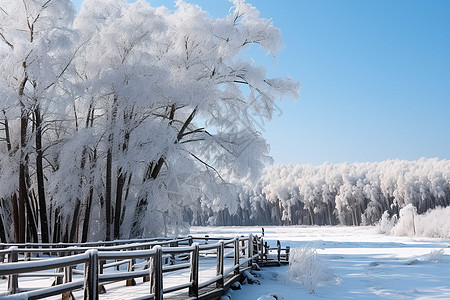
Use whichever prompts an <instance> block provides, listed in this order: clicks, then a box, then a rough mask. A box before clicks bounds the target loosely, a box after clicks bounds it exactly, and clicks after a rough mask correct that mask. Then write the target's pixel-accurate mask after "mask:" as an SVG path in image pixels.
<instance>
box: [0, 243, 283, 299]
mask: <svg viewBox="0 0 450 300" xmlns="http://www.w3.org/2000/svg"><path fill="white" fill-rule="evenodd" d="M0 247H1V248H3V250H0V259H1V262H2V263H0V277H2V276H7V277H8V290H7V291H6V292H5V293H3V294H0V297H2V299H8V298H13V297H16V296H21V299H40V298H44V297H48V296H54V295H61V294H62V295H63V299H64V298H65V297H66V298H67V297H68V296H69V295H70V294H71V293H72V292H74V291H75V290H80V289H81V288H83V292H84V299H98V298H99V294H100V293H102V292H104V291H105V290H104V284H107V283H113V282H119V281H125V282H126V284H127V285H134V284H135V279H136V278H143V280H144V281H150V285H149V286H150V288H149V291H148V294H147V295H145V296H143V297H139V298H135V299H163V295H165V294H168V293H172V292H177V291H180V292H181V291H186V292H187V295H188V296H189V297H192V298H194V299H213V298H216V297H218V296H220V294H222V293H223V292H224V291H225V290H226V289H228V288H229V287H230V286H231V284H232V283H233V282H235V281H236V280H238V279H239V277H240V275H241V273H242V271H244V270H246V269H248V268H251V267H252V264H253V263H254V262H263V261H264V260H265V261H267V260H268V259H269V255H268V253H269V251H270V250H273V249H272V248H269V247H268V246H267V243H264V241H263V238H262V237H258V236H253V235H248V236H245V237H244V236H241V237H234V238H232V239H224V238H221V239H219V238H210V237H187V238H177V239H163V240H162V239H159V240H156V239H149V240H127V241H114V242H99V243H89V244H0ZM5 247H8V248H7V249H5ZM275 249H276V251H277V252H278V257H277V259H278V261H280V260H282V259H283V258H284V259H288V253H289V250H288V249H281V245H280V244H278V247H277V248H275ZM226 250H228V251H226ZM282 250H283V251H284V252H285V254H284V257H283V256H282V255H281V251H282ZM202 253H203V254H202ZM208 253H209V254H210V253H213V254H214V255H215V256H216V276H214V277H213V278H211V279H209V280H207V281H202V282H199V263H200V257H201V256H202V255H206V254H208ZM46 255H48V256H49V257H48V258H46V259H43V257H44V256H46ZM180 255H184V256H186V257H188V260H186V262H182V261H181V262H180V261H175V263H174V260H175V259H174V258H176V257H179V256H180ZM5 256H6V257H7V262H4V259H5ZM38 256H39V257H38ZM226 258H232V259H233V263H232V266H231V267H228V268H227V269H225V267H224V266H225V264H224V261H225V259H226ZM138 260H141V261H140V262H138V263H137V261H138ZM120 265H126V266H127V269H126V271H120V272H111V273H104V270H105V269H107V268H119V267H120ZM77 267H78V268H77ZM183 269H188V270H189V281H188V282H187V283H182V284H178V285H174V286H170V287H164V286H163V274H165V273H170V272H174V271H178V270H183ZM48 270H51V271H53V272H49V273H44V272H45V271H48ZM81 276H82V277H81ZM19 277H53V278H55V281H54V285H53V286H51V287H44V288H39V289H33V290H29V289H26V288H25V287H19ZM75 277H77V278H75ZM206 289H207V290H208V291H205V290H206Z"/></svg>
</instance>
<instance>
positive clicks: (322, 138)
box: [74, 0, 450, 164]
mask: <svg viewBox="0 0 450 300" xmlns="http://www.w3.org/2000/svg"><path fill="white" fill-rule="evenodd" d="M81 2H82V0H74V3H75V6H76V7H77V8H79V7H80V3H81ZM187 2H193V3H197V4H199V5H200V6H201V7H202V8H203V9H204V10H206V11H208V12H210V14H211V15H212V16H214V17H221V16H224V15H225V14H226V13H227V12H228V9H229V8H230V6H231V3H230V2H228V1H226V0H201V1H195V0H192V1H187ZM247 2H249V3H252V4H253V5H254V6H256V7H257V8H258V9H259V10H260V12H261V16H263V17H266V18H271V19H272V21H273V23H274V25H275V26H277V27H278V28H280V29H281V31H282V34H283V40H284V44H285V47H284V49H283V50H282V51H281V52H280V53H278V55H277V65H276V66H275V65H274V64H273V60H272V58H271V57H267V56H265V55H264V53H261V52H257V51H251V52H250V53H249V54H248V55H251V56H252V57H253V58H254V59H255V60H256V61H257V62H260V63H261V64H263V65H265V66H266V68H267V69H268V72H269V75H270V76H290V77H292V78H293V79H295V80H296V81H299V82H300V83H301V85H302V88H301V90H300V99H299V100H298V101H296V102H295V103H294V102H292V101H291V100H289V99H288V100H287V101H284V102H282V103H281V104H278V105H279V107H280V110H279V111H277V113H276V115H275V116H274V119H273V120H272V121H271V122H270V123H265V124H262V126H261V128H260V129H261V132H262V133H263V135H264V136H265V137H266V138H267V139H268V141H269V143H270V145H271V154H272V156H273V158H274V160H275V163H283V164H298V163H300V164H305V163H307V164H321V163H323V162H326V161H328V162H331V163H339V162H345V161H347V162H355V161H359V162H364V161H381V160H386V159H395V158H399V159H407V160H415V159H418V158H420V157H439V158H441V159H450V17H449V12H450V1H447V0H433V1H429V0H366V1H360V0H340V1H337V0H295V1H287V0H278V1H274V0H253V1H252V0H248V1H247ZM150 3H151V4H152V5H153V6H159V5H165V6H168V7H173V1H168V0H158V1H150Z"/></svg>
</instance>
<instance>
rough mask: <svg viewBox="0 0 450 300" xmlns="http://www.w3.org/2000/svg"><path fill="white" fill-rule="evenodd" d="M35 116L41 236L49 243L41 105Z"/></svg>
mask: <svg viewBox="0 0 450 300" xmlns="http://www.w3.org/2000/svg"><path fill="white" fill-rule="evenodd" d="M34 117H35V122H36V133H35V138H36V177H37V190H38V199H39V217H40V220H41V237H42V242H43V243H48V242H49V240H50V239H49V232H48V218H47V203H46V201H45V186H44V166H43V163H42V161H43V151H42V119H41V112H40V109H39V105H36V108H35V110H34Z"/></svg>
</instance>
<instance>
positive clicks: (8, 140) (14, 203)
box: [3, 110, 19, 243]
mask: <svg viewBox="0 0 450 300" xmlns="http://www.w3.org/2000/svg"><path fill="white" fill-rule="evenodd" d="M3 115H4V117H5V122H4V124H3V125H4V127H5V140H6V148H7V149H8V153H9V155H11V154H12V153H11V151H12V146H11V136H10V133H9V122H8V118H7V117H6V112H5V111H4V110H3ZM11 205H12V216H13V226H14V242H15V243H18V242H19V239H18V238H19V236H18V233H19V211H18V202H17V194H16V193H14V194H13V195H12V196H11Z"/></svg>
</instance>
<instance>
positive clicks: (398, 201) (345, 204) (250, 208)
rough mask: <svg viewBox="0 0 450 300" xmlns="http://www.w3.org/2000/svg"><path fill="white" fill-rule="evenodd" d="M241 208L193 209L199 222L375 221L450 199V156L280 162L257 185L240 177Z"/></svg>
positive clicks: (187, 216) (191, 219) (193, 219)
mask: <svg viewBox="0 0 450 300" xmlns="http://www.w3.org/2000/svg"><path fill="white" fill-rule="evenodd" d="M234 184H235V186H236V188H237V190H238V191H237V192H238V194H239V205H238V206H237V208H236V209H231V208H224V209H221V210H219V211H214V209H213V208H212V207H206V208H205V207H203V208H202V209H201V210H200V211H199V210H197V211H194V210H192V209H188V210H187V211H186V214H185V219H186V220H187V221H189V222H190V223H191V224H193V225H207V224H209V225H297V224H299V225H330V224H331V225H338V224H342V225H371V224H375V223H376V222H378V221H379V220H380V219H381V217H382V215H383V213H384V212H385V211H387V212H388V213H389V215H391V216H392V215H395V214H397V215H398V213H399V210H400V209H401V208H403V207H405V206H406V205H408V204H410V203H411V204H412V205H413V206H415V207H416V208H417V212H418V213H419V214H422V213H424V212H426V211H427V210H429V209H433V208H435V207H438V206H440V207H446V206H448V205H449V204H450V161H448V160H439V159H436V158H433V159H425V158H422V159H420V160H418V161H404V160H388V161H383V162H373V163H353V164H349V163H343V164H330V163H325V164H322V165H320V166H312V165H294V166H293V165H289V166H285V165H276V166H272V167H268V168H266V169H265V170H264V171H263V174H262V176H261V178H260V180H259V181H258V182H257V183H256V184H254V185H252V184H251V183H249V182H247V181H244V180H241V181H237V182H234Z"/></svg>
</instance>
